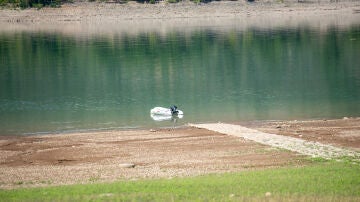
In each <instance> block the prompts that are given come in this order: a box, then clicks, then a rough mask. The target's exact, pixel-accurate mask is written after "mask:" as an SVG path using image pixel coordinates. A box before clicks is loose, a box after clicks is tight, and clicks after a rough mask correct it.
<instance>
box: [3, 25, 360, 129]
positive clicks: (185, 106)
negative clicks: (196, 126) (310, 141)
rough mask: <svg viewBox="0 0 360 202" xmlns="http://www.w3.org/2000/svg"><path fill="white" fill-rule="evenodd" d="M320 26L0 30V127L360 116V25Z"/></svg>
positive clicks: (85, 126)
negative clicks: (177, 114) (157, 114)
mask: <svg viewBox="0 0 360 202" xmlns="http://www.w3.org/2000/svg"><path fill="white" fill-rule="evenodd" d="M319 30H320V29H316V28H313V27H312V28H310V27H306V26H304V27H298V28H292V29H286V28H284V29H281V28H278V29H275V30H271V29H255V28H254V29H252V28H249V29H246V30H242V31H237V30H236V29H231V28H230V29H226V31H214V30H212V29H206V28H204V29H194V30H193V31H189V30H187V31H186V32H181V31H172V32H169V33H165V34H164V33H162V34H159V33H157V32H144V33H137V34H126V33H115V34H112V35H111V36H109V35H101V34H97V35H93V36H87V37H79V36H76V37H75V36H71V35H62V34H60V33H54V32H26V31H24V32H19V31H17V32H11V33H9V32H6V33H3V32H1V31H0V134H1V135H7V134H31V133H41V132H64V131H74V130H75V131H76V130H89V129H91V130H93V129H94V130H97V129H109V128H132V127H136V128H142V127H145V128H146V127H162V126H172V122H171V121H164V122H156V121H154V120H152V119H151V117H150V114H149V111H150V109H151V108H153V107H155V106H164V107H168V106H170V105H172V104H176V105H177V106H178V107H179V108H180V109H181V110H183V111H184V113H185V116H184V118H183V119H181V120H178V122H177V124H178V125H181V124H184V123H188V122H212V121H243V120H263V119H272V120H273V119H307V118H336V117H343V116H360V102H359V101H360V25H354V26H352V27H348V28H341V29H340V28H337V27H332V28H329V29H327V30H326V31H324V30H322V31H319Z"/></svg>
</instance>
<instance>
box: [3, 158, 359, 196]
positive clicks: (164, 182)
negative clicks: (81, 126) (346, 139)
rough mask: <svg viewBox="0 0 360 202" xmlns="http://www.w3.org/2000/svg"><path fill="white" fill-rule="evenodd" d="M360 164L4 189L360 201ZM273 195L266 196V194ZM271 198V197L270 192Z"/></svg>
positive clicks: (71, 193) (75, 193) (21, 193)
mask: <svg viewBox="0 0 360 202" xmlns="http://www.w3.org/2000/svg"><path fill="white" fill-rule="evenodd" d="M359 173H360V166H359V165H358V164H352V163H348V162H335V161H325V162H314V163H313V164H312V165H310V166H307V167H302V168H294V167H292V168H278V169H267V170H258V171H245V172H239V173H228V174H216V175H215V174H214V175H206V176H199V177H191V178H175V179H170V180H168V179H160V180H140V181H120V182H115V183H106V184H86V185H71V186H58V187H48V188H31V189H17V190H10V191H4V190H3V191H0V199H1V201H104V200H105V201H106V200H109V201H239V200H256V201H259V200H260V201H262V200H266V201H289V200H296V201H360V174H359ZM267 192H270V193H271V196H268V197H266V196H265V193H267ZM268 195H269V194H268Z"/></svg>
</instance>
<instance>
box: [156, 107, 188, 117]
mask: <svg viewBox="0 0 360 202" xmlns="http://www.w3.org/2000/svg"><path fill="white" fill-rule="evenodd" d="M150 116H151V118H152V119H153V120H155V121H166V120H175V119H178V118H180V119H181V118H183V117H184V112H183V111H181V110H178V109H177V107H176V106H171V107H170V108H165V107H154V108H152V109H151V110H150Z"/></svg>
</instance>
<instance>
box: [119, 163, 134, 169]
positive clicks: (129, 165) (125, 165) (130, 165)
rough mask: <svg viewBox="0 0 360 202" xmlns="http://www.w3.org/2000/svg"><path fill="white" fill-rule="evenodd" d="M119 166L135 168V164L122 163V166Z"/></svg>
mask: <svg viewBox="0 0 360 202" xmlns="http://www.w3.org/2000/svg"><path fill="white" fill-rule="evenodd" d="M119 166H120V167H121V168H134V167H135V164H133V163H121V164H119Z"/></svg>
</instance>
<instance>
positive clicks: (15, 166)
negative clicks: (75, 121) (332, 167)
mask: <svg viewBox="0 0 360 202" xmlns="http://www.w3.org/2000/svg"><path fill="white" fill-rule="evenodd" d="M241 125H245V126H247V127H249V128H252V129H256V130H261V131H266V132H272V133H274V134H281V135H284V136H292V137H296V138H300V139H304V140H310V141H314V142H321V143H324V144H330V145H334V146H337V147H343V148H348V149H352V150H354V151H359V145H360V144H359V142H360V129H359V125H360V119H359V118H348V119H338V120H312V121H310V120H309V121H282V122H247V123H241ZM294 133H296V134H294ZM349 134H351V138H349ZM0 138H1V139H0V151H1V152H0V159H1V161H0V172H1V173H2V175H1V176H0V182H1V184H0V188H2V189H14V188H20V187H34V186H35V187H37V186H56V185H64V184H78V183H90V182H112V181H116V180H129V179H131V180H135V179H153V178H173V177H186V176H197V175H204V174H209V173H224V172H238V171H244V170H257V169H266V168H278V167H286V166H305V165H307V164H309V163H310V162H309V159H308V158H307V157H306V156H304V155H299V154H298V153H295V152H289V151H287V150H282V149H278V148H275V147H270V146H267V145H262V144H258V143H255V142H253V141H250V140H245V139H242V138H238V137H233V136H228V135H224V134H220V133H216V132H212V131H208V130H204V129H197V128H192V127H185V128H178V129H156V130H148V131H145V130H131V131H102V132H84V133H72V134H61V135H59V134H57V135H56V134H54V135H38V136H25V137H24V136H22V137H21V136H10V137H4V136H1V137H0ZM124 165H129V166H128V167H124ZM130 165H131V166H130Z"/></svg>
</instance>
